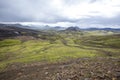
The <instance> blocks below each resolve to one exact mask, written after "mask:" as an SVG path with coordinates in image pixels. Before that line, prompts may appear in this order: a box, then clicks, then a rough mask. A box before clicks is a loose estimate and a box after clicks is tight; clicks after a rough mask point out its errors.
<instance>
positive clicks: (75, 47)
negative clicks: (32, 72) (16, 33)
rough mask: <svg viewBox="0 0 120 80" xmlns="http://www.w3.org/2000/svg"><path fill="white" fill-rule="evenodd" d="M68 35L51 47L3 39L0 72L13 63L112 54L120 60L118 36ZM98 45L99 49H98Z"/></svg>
mask: <svg viewBox="0 0 120 80" xmlns="http://www.w3.org/2000/svg"><path fill="white" fill-rule="evenodd" d="M69 35H71V36H69V37H68V36H67V35H66V34H62V37H63V36H64V37H63V39H58V38H57V40H54V42H52V43H51V41H48V40H44V41H43V40H30V41H26V42H21V41H20V40H16V39H6V40H4V41H0V44H1V46H0V68H1V69H2V68H4V67H5V66H6V65H7V64H11V63H14V62H24V63H25V62H35V61H48V62H56V61H59V60H66V59H69V58H79V57H96V56H102V57H103V56H106V54H105V53H110V54H112V57H119V56H120V55H119V52H120V50H119V48H120V46H119V45H118V44H119V43H120V40H119V39H120V38H119V37H118V36H117V37H114V36H112V37H114V38H112V39H111V36H107V37H92V38H90V37H87V38H82V39H78V36H77V35H78V34H76V35H74V36H77V37H74V36H73V34H69ZM52 39H53V38H52ZM74 42H75V43H76V44H75V43H74ZM99 43H100V44H99ZM86 44H87V45H86ZM99 45H100V46H102V47H99ZM103 46H104V47H103ZM111 46H113V47H114V48H112V47H111Z"/></svg>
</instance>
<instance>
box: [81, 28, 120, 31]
mask: <svg viewBox="0 0 120 80" xmlns="http://www.w3.org/2000/svg"><path fill="white" fill-rule="evenodd" d="M81 30H87V31H94V30H105V31H120V28H86V29H81Z"/></svg>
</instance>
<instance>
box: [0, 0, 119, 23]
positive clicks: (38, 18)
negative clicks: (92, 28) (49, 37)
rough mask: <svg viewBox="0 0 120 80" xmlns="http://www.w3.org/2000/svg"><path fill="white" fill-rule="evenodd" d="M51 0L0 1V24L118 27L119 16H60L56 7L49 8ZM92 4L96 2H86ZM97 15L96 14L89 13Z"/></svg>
mask: <svg viewBox="0 0 120 80" xmlns="http://www.w3.org/2000/svg"><path fill="white" fill-rule="evenodd" d="M51 1H52V0H0V22H45V23H57V22H71V23H78V24H82V23H86V24H103V25H107V24H109V25H112V24H113V25H120V15H117V16H116V17H114V18H103V17H100V16H87V15H86V17H88V18H82V19H71V18H69V17H66V16H64V15H61V14H60V12H59V10H57V9H56V6H51V5H50V2H51ZM83 1H85V0H64V5H68V6H70V5H72V6H74V5H76V4H78V3H79V2H83ZM87 1H88V2H89V3H94V2H96V1H97V0H87ZM91 13H98V12H96V11H95V12H91Z"/></svg>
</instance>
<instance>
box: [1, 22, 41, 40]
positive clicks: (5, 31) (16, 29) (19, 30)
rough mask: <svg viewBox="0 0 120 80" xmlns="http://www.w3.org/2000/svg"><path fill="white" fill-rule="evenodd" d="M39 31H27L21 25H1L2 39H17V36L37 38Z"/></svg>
mask: <svg viewBox="0 0 120 80" xmlns="http://www.w3.org/2000/svg"><path fill="white" fill-rule="evenodd" d="M38 32H39V31H36V30H32V29H26V28H25V27H24V26H22V25H19V24H0V38H6V37H15V36H23V35H27V36H36V35H37V34H38Z"/></svg>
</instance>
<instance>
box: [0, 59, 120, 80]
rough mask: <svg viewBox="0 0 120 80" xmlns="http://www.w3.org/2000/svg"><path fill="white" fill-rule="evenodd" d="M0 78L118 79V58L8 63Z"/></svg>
mask: <svg viewBox="0 0 120 80" xmlns="http://www.w3.org/2000/svg"><path fill="white" fill-rule="evenodd" d="M0 80H120V59H115V58H94V59H90V58H80V59H73V60H70V61H66V62H58V63H51V64H50V63H41V62H36V63H31V64H20V63H14V64H12V65H10V66H9V67H8V68H7V69H6V70H5V71H4V72H1V73H0Z"/></svg>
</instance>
